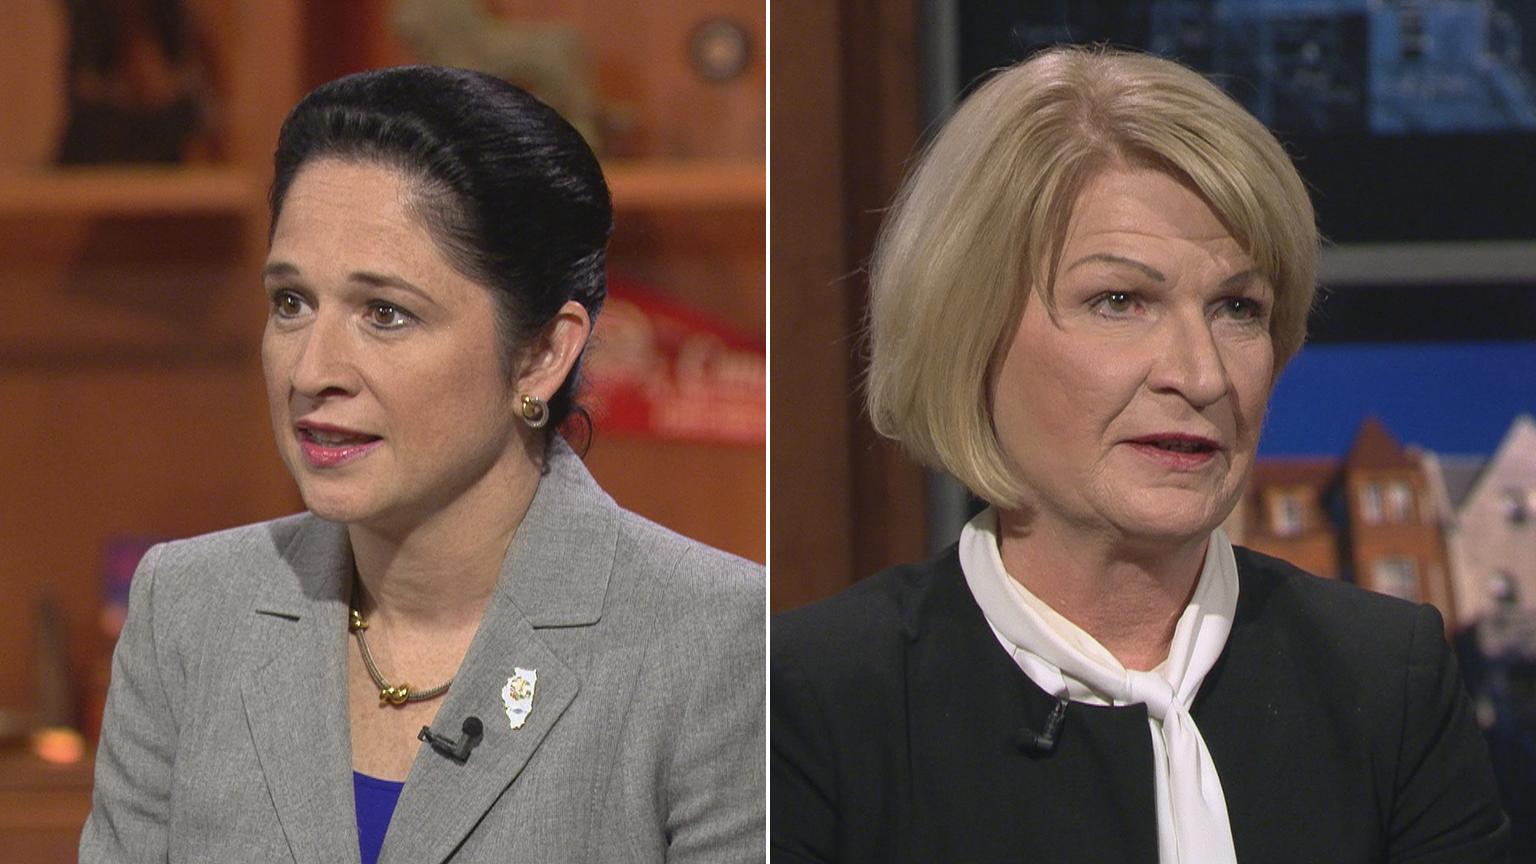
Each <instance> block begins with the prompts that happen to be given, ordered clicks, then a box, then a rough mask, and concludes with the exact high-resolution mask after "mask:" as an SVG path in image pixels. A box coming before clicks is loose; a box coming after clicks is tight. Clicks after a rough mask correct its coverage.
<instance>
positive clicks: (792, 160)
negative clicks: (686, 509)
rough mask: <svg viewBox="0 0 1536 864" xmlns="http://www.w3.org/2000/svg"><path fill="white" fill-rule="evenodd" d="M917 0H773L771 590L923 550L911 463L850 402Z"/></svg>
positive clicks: (903, 139)
mask: <svg viewBox="0 0 1536 864" xmlns="http://www.w3.org/2000/svg"><path fill="white" fill-rule="evenodd" d="M917 11H918V10H917V4H916V2H913V0H898V2H889V3H873V2H851V0H841V2H827V3H821V2H784V3H775V4H773V9H772V13H773V32H774V34H775V38H774V40H773V44H772V46H771V52H772V65H773V80H772V84H771V87H772V93H771V104H772V106H773V111H772V119H771V123H772V132H773V146H772V153H771V156H770V167H771V171H772V178H773V182H772V187H771V189H770V192H769V195H770V200H771V210H770V212H771V220H772V226H771V236H772V248H771V251H770V261H771V262H772V264H771V272H772V279H773V285H772V289H771V293H770V298H771V299H770V302H771V304H772V338H771V343H772V349H771V350H772V357H771V363H770V368H771V370H772V372H771V375H772V380H771V388H772V393H773V411H772V420H771V431H772V435H771V444H772V455H771V461H770V466H771V467H770V477H771V483H772V487H773V501H772V514H773V517H772V525H773V536H772V540H771V544H770V553H769V554H770V559H771V562H772V568H773V575H772V599H773V607H774V608H775V609H787V608H792V607H794V606H798V605H801V604H803V603H807V602H810V601H812V600H816V599H819V598H822V597H826V596H828V595H829V594H832V593H835V592H836V591H838V590H840V589H841V588H843V587H846V586H847V585H849V584H851V583H852V582H853V581H854V580H856V579H858V578H860V577H863V576H866V575H869V573H871V572H873V571H874V570H877V569H879V568H881V567H884V566H888V565H890V564H893V563H897V562H900V561H907V560H914V559H916V558H918V557H920V556H921V555H922V552H923V510H922V482H923V481H922V473H921V472H920V471H919V470H918V469H917V468H915V467H914V466H913V465H912V464H911V463H910V462H908V461H907V460H905V459H904V458H903V457H901V456H900V455H899V454H898V453H897V452H896V451H895V449H894V448H892V447H891V445H889V444H888V443H887V442H884V441H882V440H880V439H879V438H878V436H876V435H875V434H874V433H873V431H872V430H871V429H870V428H869V426H868V422H867V420H866V419H865V417H864V415H863V412H862V408H861V406H860V393H859V376H860V374H861V371H862V365H861V361H860V360H859V357H860V347H861V346H860V326H861V322H862V320H863V315H864V309H865V305H866V302H867V301H866V286H865V283H864V274H863V266H864V262H865V260H866V259H867V258H868V255H869V251H870V247H871V245H872V243H873V238H874V233H875V231H876V229H877V226H878V222H879V218H880V214H881V213H882V212H883V210H884V208H885V207H886V206H887V205H888V203H889V201H890V198H891V196H892V195H893V194H894V192H895V189H896V186H897V183H898V181H899V179H900V176H901V170H902V166H903V161H904V160H905V158H906V157H907V154H908V153H909V152H910V151H911V149H912V147H913V146H914V142H915V141H916V138H917V134H918V129H919V122H918V105H919V91H918V87H917V62H916V55H917V43H916V32H917V30H916V28H917Z"/></svg>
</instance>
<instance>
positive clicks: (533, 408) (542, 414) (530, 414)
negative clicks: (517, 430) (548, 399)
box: [523, 395, 549, 429]
mask: <svg viewBox="0 0 1536 864" xmlns="http://www.w3.org/2000/svg"><path fill="white" fill-rule="evenodd" d="M523 422H524V423H527V424H528V427H529V428H530V429H538V428H541V427H542V426H543V425H544V424H545V423H548V422H549V406H548V405H546V404H544V400H543V399H540V398H539V397H537V396H533V395H528V396H524V397H523Z"/></svg>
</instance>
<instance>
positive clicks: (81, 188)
mask: <svg viewBox="0 0 1536 864" xmlns="http://www.w3.org/2000/svg"><path fill="white" fill-rule="evenodd" d="M259 177H260V175H259V174H258V173H257V172H256V171H254V170H251V169H247V168H220V167H195V168H187V167H176V166H167V167H131V168H54V169H37V170H32V171H16V170H11V171H6V172H3V173H0V216H12V217H14V216H37V215H50V216H58V215H64V216H84V217H96V216H157V215H164V216H177V215H193V214H204V215H235V216H241V215H244V214H246V213H247V212H249V211H250V210H251V208H252V205H253V202H259V201H261V200H262V195H263V193H264V190H263V188H262V184H261V180H260V179H259Z"/></svg>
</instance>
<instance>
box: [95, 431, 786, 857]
mask: <svg viewBox="0 0 1536 864" xmlns="http://www.w3.org/2000/svg"><path fill="white" fill-rule="evenodd" d="M553 451H554V452H553V455H552V457H551V460H550V466H549V470H548V472H547V473H546V475H545V476H544V478H543V479H542V481H541V482H540V484H539V488H538V492H537V493H536V494H535V496H534V499H533V503H532V505H531V506H530V508H529V510H528V514H527V516H526V517H525V518H524V521H523V523H522V525H521V526H519V528H518V531H517V536H516V538H515V539H514V541H513V543H512V547H511V549H510V550H509V551H508V553H507V558H506V560H505V561H504V562H503V564H502V570H501V580H500V583H499V584H498V586H497V591H496V594H495V596H494V598H493V599H492V600H491V603H490V606H489V608H488V609H487V610H486V613H485V618H484V621H483V622H482V623H481V625H480V629H479V632H478V633H477V634H476V635H475V638H474V641H473V643H472V644H471V645H470V648H469V653H468V654H467V655H466V656H465V658H464V663H463V666H462V667H461V668H460V670H459V673H458V675H457V677H456V678H455V679H454V682H453V687H452V689H451V690H450V691H449V692H448V695H447V696H446V697H445V701H444V703H443V705H442V707H441V709H440V710H439V712H438V715H437V717H438V719H437V722H436V723H435V724H434V729H437V730H439V731H442V732H446V733H450V734H456V733H457V732H458V731H459V726H460V724H461V722H462V719H463V718H465V717H468V716H471V715H473V716H476V717H479V718H481V720H482V721H483V722H484V726H485V734H484V739H483V741H482V742H481V743H480V745H479V746H478V747H476V748H475V749H474V751H473V752H472V754H471V755H470V757H469V760H468V762H467V763H466V764H463V765H460V764H457V763H455V762H453V761H451V760H449V759H448V758H446V757H444V756H443V755H441V754H439V753H437V752H436V751H434V750H432V749H431V748H430V747H428V746H426V745H424V744H423V745H421V749H420V750H419V752H418V753H417V754H416V760H415V762H414V763H413V765H412V767H411V772H410V777H409V778H408V779H407V781H406V783H405V789H404V791H403V792H402V794H401V796H400V803H399V806H398V808H397V809H396V810H395V814H394V818H393V821H392V822H391V823H390V826H389V833H388V835H387V836H386V838H385V841H384V848H383V852H382V855H381V857H380V861H381V862H397V864H403V862H409V864H431V862H441V861H449V860H452V861H455V862H474V861H487V862H490V861H494V862H498V864H502V862H506V861H518V862H522V864H532V862H557V861H558V862H565V861H592V862H619V861H637V862H638V861H647V862H649V861H669V862H694V861H699V862H702V861H708V862H735V861H761V860H763V857H764V839H763V835H764V821H765V817H764V779H763V775H764V763H765V750H764V740H763V724H764V705H763V698H764V695H763V694H764V666H765V659H764V616H765V611H764V604H765V597H764V594H765V591H764V581H763V574H762V569H761V568H760V567H758V566H756V565H754V564H751V563H749V562H746V561H742V560H741V559H738V558H734V557H731V556H729V555H726V554H724V553H721V552H718V551H715V550H713V549H710V548H708V547H705V546H702V545H700V544H698V543H695V542H692V541H690V540H687V539H685V538H683V537H680V536H678V535H676V534H673V533H671V532H669V531H667V530H666V529H664V528H661V527H659V526H657V525H654V524H652V523H650V522H647V521H645V520H644V519H641V518H640V517H638V516H635V515H634V514H631V513H628V512H626V511H624V510H622V509H620V508H619V507H618V505H616V504H615V503H614V502H613V500H612V499H611V498H609V497H608V496H607V495H606V494H604V493H603V491H602V490H601V489H599V488H598V486H597V484H596V483H595V482H594V481H593V480H592V477H591V475H590V474H588V473H587V470H586V468H585V466H583V465H582V463H581V461H580V459H579V458H577V457H576V456H575V455H574V454H573V453H571V452H570V450H569V449H568V448H566V447H565V446H564V445H563V444H561V443H557V444H556V446H555V447H554V448H553ZM351 578H352V561H351V553H350V547H349V544H348V542H347V534H346V531H345V529H344V528H343V527H342V526H340V525H336V524H333V523H328V522H324V521H322V520H320V519H317V518H315V517H313V516H310V515H308V514H302V515H298V516H292V517H288V518H286V519H279V520H276V521H273V522H267V523H263V524H259V525H251V526H247V527H243V528H236V529H233V530H230V531H224V532H221V533H218V534H211V535H208V536H205V537H199V538H196V539H193V540H186V541H181V542H176V543H170V544H165V545H162V546H157V547H155V548H154V549H153V550H151V551H150V553H149V554H148V555H147V556H146V557H145V559H144V561H143V563H142V564H141V565H140V566H139V570H138V572H137V573H136V574H135V576H134V579H133V587H132V590H131V595H130V600H129V611H128V619H127V623H126V625H125V627H124V630H123V634H122V636H121V638H120V640H119V642H118V645H117V651H116V654H115V655H114V658H113V666H112V684H111V688H110V690H109V693H108V697H107V707H106V716H105V721H104V723H103V732H102V739H101V747H100V750H99V752H98V754H97V764H96V787H95V793H94V802H93V806H92V809H91V815H90V818H89V820H88V821H87V822H86V826H85V833H84V835H83V836H82V838H81V842H80V860H81V862H84V864H91V862H107V861H111V862H145V861H156V862H161V861H199V862H203V861H220V862H223V861H229V862H235V861H239V862H265V861H281V862H297V864H322V862H323V864H332V862H356V861H358V860H359V853H358V841H357V823H356V816H355V811H354V803H353V796H352V777H351V763H352V757H351V754H352V750H351V743H350V737H349V736H350V733H349V726H348V715H347V697H346V694H347V687H346V680H345V674H346V673H345V669H346V651H347V642H346V640H347V638H348V637H347V596H348V590H349V586H350V580H351ZM516 667H522V668H525V669H534V670H536V671H537V673H538V677H537V686H536V689H535V695H534V701H533V707H532V709H531V711H530V712H529V714H528V717H527V721H526V723H525V724H524V725H523V727H522V728H520V729H516V730H513V729H512V728H510V727H511V724H510V723H509V721H508V716H507V713H506V709H505V706H504V705H503V703H502V698H501V690H502V688H503V686H504V685H506V684H507V679H508V678H509V677H511V676H513V675H514V674H515V673H514V669H515V668H516Z"/></svg>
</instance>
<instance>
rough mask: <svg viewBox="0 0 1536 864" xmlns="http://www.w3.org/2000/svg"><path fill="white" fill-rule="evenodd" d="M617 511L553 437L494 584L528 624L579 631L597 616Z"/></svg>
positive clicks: (609, 564)
mask: <svg viewBox="0 0 1536 864" xmlns="http://www.w3.org/2000/svg"><path fill="white" fill-rule="evenodd" d="M620 512H621V511H620V510H619V507H618V505H617V504H615V503H614V502H613V499H612V498H610V497H608V493H606V492H604V491H603V490H602V489H601V488H600V487H599V486H598V485H597V481H596V480H593V479H592V475H591V474H590V473H588V471H587V468H586V466H585V465H584V464H582V461H581V457H579V456H577V455H576V454H575V453H574V452H573V451H572V450H571V448H570V447H569V446H568V445H567V444H566V443H565V440H564V439H562V438H560V437H559V436H558V435H557V436H555V437H554V438H553V439H552V440H551V442H550V450H549V458H548V460H547V462H546V463H545V470H544V476H543V478H542V479H540V481H539V488H538V490H537V491H536V492H534V495H533V501H532V502H531V503H530V504H529V505H528V512H527V513H526V514H525V515H524V516H523V521H522V524H521V525H519V526H518V527H517V535H516V536H515V537H514V538H513V540H512V548H511V549H509V550H508V551H507V557H506V560H505V561H504V562H502V566H501V581H500V582H499V583H498V587H499V589H500V590H501V591H502V593H504V594H506V595H507V597H508V598H509V599H510V600H511V601H512V602H513V603H514V604H516V605H517V607H518V608H519V609H520V610H522V613H523V614H524V615H525V616H526V617H527V619H528V622H529V623H530V624H532V625H533V626H534V627H580V626H585V625H591V624H596V623H597V621H598V619H600V618H601V617H602V613H603V600H604V598H605V597H606V596H607V594H608V580H609V578H610V575H611V573H612V571H613V561H614V556H615V553H616V550H617V547H618V538H619V519H620Z"/></svg>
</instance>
